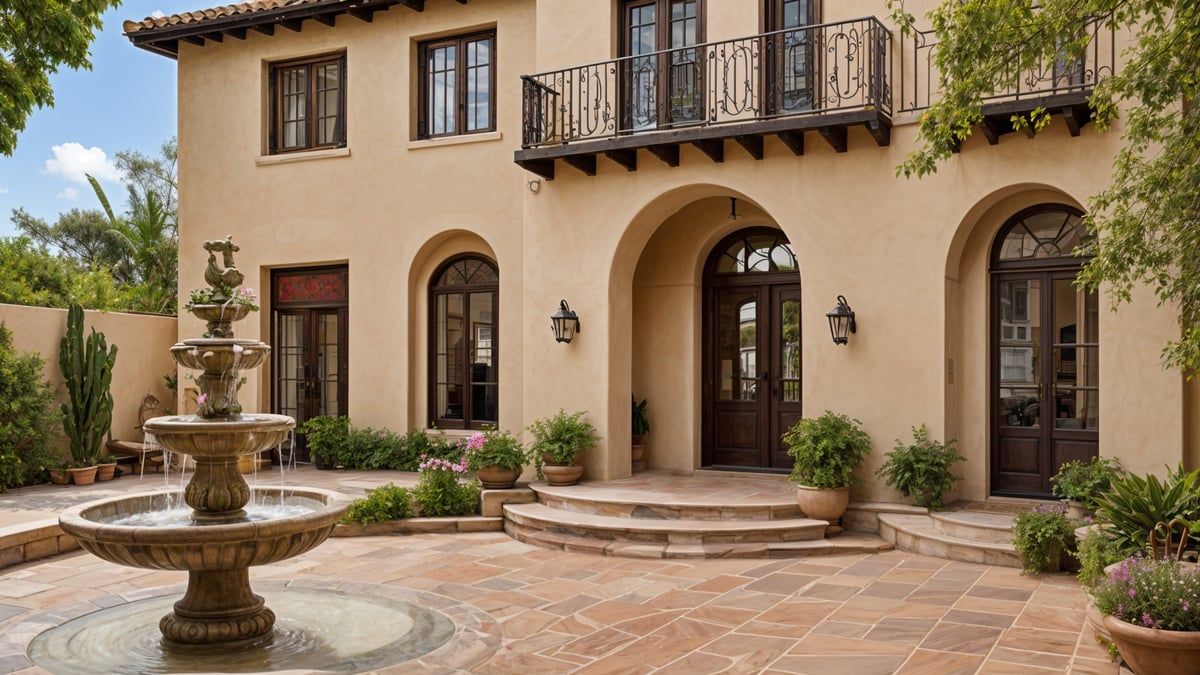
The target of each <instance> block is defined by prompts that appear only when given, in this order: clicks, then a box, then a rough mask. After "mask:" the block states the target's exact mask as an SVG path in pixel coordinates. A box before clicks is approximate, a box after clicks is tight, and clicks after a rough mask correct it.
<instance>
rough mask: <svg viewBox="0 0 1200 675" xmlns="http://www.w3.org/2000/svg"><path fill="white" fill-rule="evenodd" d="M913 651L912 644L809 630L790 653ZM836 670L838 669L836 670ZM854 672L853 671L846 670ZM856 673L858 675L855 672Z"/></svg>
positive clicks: (892, 652)
mask: <svg viewBox="0 0 1200 675" xmlns="http://www.w3.org/2000/svg"><path fill="white" fill-rule="evenodd" d="M912 651H913V648H912V645H901V644H892V643H888V642H873V641H871V640H859V639H855V638H847V637H841V636H838V635H817V634H814V633H813V632H811V631H810V632H809V634H808V635H805V636H804V638H802V639H801V640H800V641H799V642H797V643H796V646H795V647H793V648H792V650H791V651H790V652H789V653H790V654H820V655H833V654H837V655H843V656H844V655H848V654H879V655H889V656H897V655H899V656H908V654H909V653H910V652H912ZM835 672H836V671H835ZM846 672H853V671H846ZM855 675H858V674H857V673H855Z"/></svg>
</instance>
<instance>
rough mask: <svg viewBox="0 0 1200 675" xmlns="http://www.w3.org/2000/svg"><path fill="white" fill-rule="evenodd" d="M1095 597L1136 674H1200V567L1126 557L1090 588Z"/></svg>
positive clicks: (1114, 639) (1122, 652) (1110, 629)
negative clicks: (1199, 568) (1199, 608)
mask: <svg viewBox="0 0 1200 675" xmlns="http://www.w3.org/2000/svg"><path fill="white" fill-rule="evenodd" d="M1091 596H1092V604H1093V605H1094V606H1095V608H1096V609H1097V610H1098V611H1099V612H1100V614H1102V615H1103V616H1104V627H1105V628H1107V629H1108V633H1109V635H1110V636H1111V637H1112V640H1113V642H1115V643H1116V645H1117V650H1118V651H1119V652H1120V653H1121V658H1123V659H1124V660H1125V662H1126V663H1127V664H1128V665H1129V667H1130V669H1132V670H1133V672H1134V673H1137V674H1138V675H1150V674H1153V675H1174V674H1177V673H1196V672H1200V611H1197V608H1198V607H1200V570H1198V569H1197V567H1196V565H1195V564H1193V563H1183V562H1179V561H1178V560H1173V559H1154V558H1127V559H1126V560H1124V561H1122V562H1120V563H1118V564H1117V565H1116V567H1115V568H1114V569H1113V570H1112V571H1111V572H1109V574H1108V575H1107V576H1106V577H1104V578H1103V579H1101V580H1100V581H1099V582H1098V583H1097V584H1096V585H1095V586H1094V587H1093V588H1092V589H1091Z"/></svg>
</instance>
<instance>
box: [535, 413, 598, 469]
mask: <svg viewBox="0 0 1200 675" xmlns="http://www.w3.org/2000/svg"><path fill="white" fill-rule="evenodd" d="M586 414H587V411H586V410H579V411H577V412H573V413H570V414H567V413H566V411H563V410H559V411H558V412H557V413H555V415H554V416H553V417H542V418H540V419H536V420H534V421H533V424H530V425H529V427H528V429H529V433H531V434H533V442H532V443H530V444H529V452H530V453H531V454H532V455H533V461H534V465H535V466H536V467H537V475H538V478H539V479H540V478H542V477H543V476H542V464H543V463H544V462H545V461H546V460H545V459H544V456H548V457H550V458H551V460H552V461H551V463H553V464H561V465H563V466H570V465H572V464H574V463H575V460H576V458H577V457H578V456H579V453H580V452H582V451H584V450H587V449H588V448H591V447H592V446H594V445H595V444H596V441H598V440H600V437H599V436H597V435H596V428H595V427H593V426H592V423H591V422H586V421H584V420H583V419H582V418H583V416H584V415H586Z"/></svg>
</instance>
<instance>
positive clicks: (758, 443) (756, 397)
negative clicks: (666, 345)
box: [706, 284, 801, 469]
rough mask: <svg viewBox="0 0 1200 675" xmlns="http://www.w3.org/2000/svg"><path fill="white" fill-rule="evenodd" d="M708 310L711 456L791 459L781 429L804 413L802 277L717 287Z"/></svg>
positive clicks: (743, 461) (763, 464)
mask: <svg viewBox="0 0 1200 675" xmlns="http://www.w3.org/2000/svg"><path fill="white" fill-rule="evenodd" d="M710 312H711V313H710V323H711V331H712V338H711V345H712V347H711V350H712V353H711V354H710V355H709V357H708V364H707V372H708V377H707V378H706V379H707V380H708V381H709V382H710V383H711V392H712V393H711V398H712V401H711V404H710V410H711V415H710V419H711V423H712V431H711V464H712V465H714V466H736V467H754V468H780V469H781V468H785V467H789V466H791V463H792V462H791V458H790V457H788V456H787V453H786V451H785V450H784V448H783V444H782V442H781V441H780V436H781V435H782V434H783V431H784V430H785V429H786V428H787V426H789V425H790V424H792V423H794V422H795V420H797V419H799V418H800V416H801V399H800V287H799V285H798V284H786V285H754V286H745V287H737V288H724V289H714V290H713V292H712V306H711V308H710Z"/></svg>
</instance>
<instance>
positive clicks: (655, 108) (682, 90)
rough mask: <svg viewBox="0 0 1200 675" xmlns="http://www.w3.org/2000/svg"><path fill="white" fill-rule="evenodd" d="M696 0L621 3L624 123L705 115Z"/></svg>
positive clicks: (649, 124) (647, 125)
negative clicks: (623, 58)
mask: <svg viewBox="0 0 1200 675" xmlns="http://www.w3.org/2000/svg"><path fill="white" fill-rule="evenodd" d="M699 12H700V3H699V1H698V0H632V1H630V2H626V3H625V4H624V8H623V14H622V17H621V18H622V22H623V35H622V49H623V51H624V54H623V56H628V57H632V58H628V59H625V60H623V61H622V62H621V63H622V73H621V79H622V94H623V96H624V100H625V105H624V107H625V114H624V120H623V125H622V126H623V128H625V129H629V130H635V131H636V130H640V129H652V128H655V127H659V126H666V125H671V124H680V123H688V122H699V121H702V120H703V119H704V95H703V71H704V65H703V63H704V62H703V51H702V50H700V49H696V48H691V49H689V47H694V45H696V44H697V43H698V42H699V41H700V35H701V26H700V20H701V18H700V14H699Z"/></svg>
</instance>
